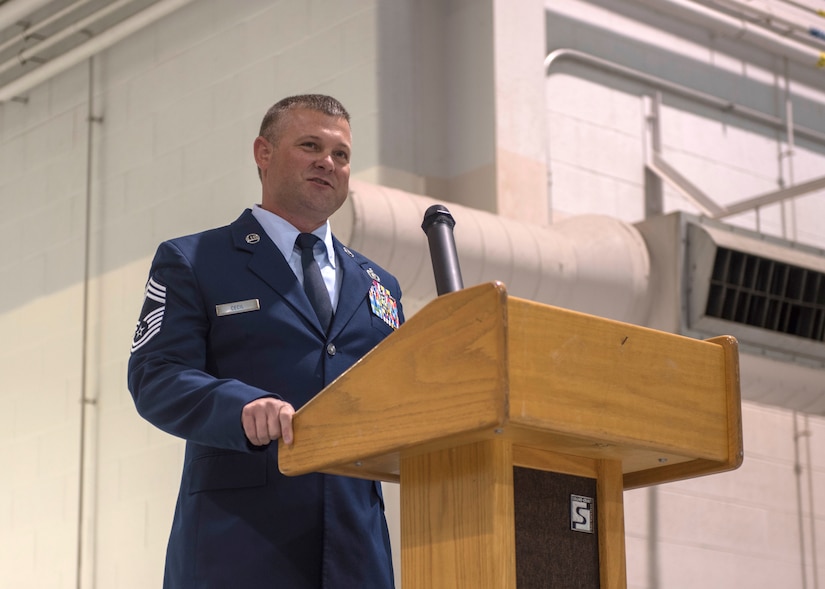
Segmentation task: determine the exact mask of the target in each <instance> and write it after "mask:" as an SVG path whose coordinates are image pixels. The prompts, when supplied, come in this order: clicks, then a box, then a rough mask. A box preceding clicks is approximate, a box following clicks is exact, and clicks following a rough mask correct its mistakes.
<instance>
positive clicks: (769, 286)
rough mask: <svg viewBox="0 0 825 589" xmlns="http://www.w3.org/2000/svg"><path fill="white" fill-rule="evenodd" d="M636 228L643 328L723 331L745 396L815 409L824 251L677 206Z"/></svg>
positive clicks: (820, 384)
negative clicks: (645, 317)
mask: <svg viewBox="0 0 825 589" xmlns="http://www.w3.org/2000/svg"><path fill="white" fill-rule="evenodd" d="M636 228H637V229H639V231H640V232H641V234H642V235H643V236H644V239H645V241H646V242H647V246H648V251H649V253H650V265H651V277H650V282H651V289H652V292H654V293H657V294H656V295H655V298H654V300H653V304H652V306H651V313H650V317H649V323H648V324H649V326H650V327H653V328H655V329H661V330H664V331H670V332H673V333H679V334H682V335H686V336H689V337H696V338H702V339H704V338H709V337H713V336H716V335H720V334H729V335H733V336H735V337H736V339H737V340H739V346H740V352H741V373H742V394H743V396H744V397H745V398H747V399H750V400H754V401H760V402H765V403H769V404H772V405H779V406H781V407H785V408H788V409H796V410H800V411H807V412H811V413H820V414H821V413H825V251H823V250H820V249H817V248H812V247H808V246H804V245H801V244H798V243H793V242H790V241H786V240H782V239H779V238H774V237H770V236H766V235H762V234H759V233H756V232H753V231H748V230H745V229H741V228H738V227H733V226H731V225H726V224H724V223H721V222H718V221H712V220H709V219H706V218H699V217H694V216H692V215H688V214H686V213H673V214H670V215H665V216H662V217H657V218H652V219H648V220H646V221H644V222H642V223H639V224H637V225H636Z"/></svg>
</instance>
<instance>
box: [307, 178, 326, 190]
mask: <svg viewBox="0 0 825 589" xmlns="http://www.w3.org/2000/svg"><path fill="white" fill-rule="evenodd" d="M309 181H310V182H314V183H315V184H320V185H321V186H329V187H330V188H332V184H330V183H329V182H327V181H326V180H324V179H323V178H310V179H309Z"/></svg>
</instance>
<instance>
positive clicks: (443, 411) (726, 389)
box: [278, 282, 742, 488]
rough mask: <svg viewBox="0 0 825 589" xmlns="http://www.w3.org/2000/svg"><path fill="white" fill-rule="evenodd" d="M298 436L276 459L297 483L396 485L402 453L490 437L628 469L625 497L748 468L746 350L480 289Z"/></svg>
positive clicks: (338, 395)
mask: <svg viewBox="0 0 825 589" xmlns="http://www.w3.org/2000/svg"><path fill="white" fill-rule="evenodd" d="M294 429H295V443H294V444H293V445H292V446H291V447H286V446H284V445H283V442H280V447H279V450H278V451H279V465H280V468H281V471H282V472H284V473H285V474H288V475H298V474H304V473H308V472H314V471H320V472H328V473H334V474H343V475H347V476H354V477H361V478H374V479H382V480H398V475H399V471H400V460H401V459H402V457H404V456H411V455H415V454H419V453H426V452H428V451H432V450H436V449H444V448H447V447H451V446H457V445H461V444H465V443H469V442H473V441H478V440H482V439H485V438H490V437H499V438H502V439H509V440H512V442H513V444H514V445H517V446H519V447H525V448H528V449H529V448H535V449H541V450H549V451H552V452H555V453H558V454H560V455H566V456H569V457H572V458H574V459H575V458H576V457H580V458H582V459H596V460H598V459H612V460H620V461H621V463H622V469H623V472H624V481H625V487H626V488H629V487H636V486H643V485H648V484H655V483H661V482H667V481H671V480H678V479H682V478H689V477H693V476H700V475H703V474H710V473H713V472H721V471H724V470H731V469H734V468H736V467H737V466H739V464H741V460H742V431H741V405H740V397H739V371H738V352H737V344H736V340H735V339H734V338H732V337H729V336H722V337H718V338H713V339H711V340H706V341H701V340H695V339H691V338H687V337H683V336H678V335H674V334H670V333H664V332H659V331H656V330H652V329H648V328H644V327H639V326H636V325H630V324H626V323H621V322H618V321H613V320H609V319H603V318H600V317H594V316H591V315H586V314H583V313H578V312H575V311H569V310H565V309H560V308H556V307H551V306H548V305H543V304H539V303H534V302H531V301H526V300H523V299H518V298H515V297H509V296H508V295H507V291H506V288H505V287H504V285H503V284H501V283H498V282H496V283H488V284H482V285H479V286H476V287H472V288H468V289H464V290H461V291H458V292H455V293H451V294H448V295H443V296H441V297H439V298H437V299H436V300H434V301H433V302H431V303H430V304H429V305H427V306H426V307H425V308H424V309H422V310H421V311H419V312H418V313H417V314H416V315H415V316H414V317H412V318H411V319H410V320H408V321H407V322H406V323H405V324H404V325H403V326H401V328H400V329H399V330H397V331H396V332H395V333H393V334H392V335H391V336H390V337H388V338H387V339H386V340H384V342H382V343H381V344H380V345H378V346H377V347H376V348H374V349H373V350H372V351H371V352H370V353H369V354H367V355H366V356H365V357H364V358H362V359H361V360H360V361H359V362H357V363H356V364H355V365H354V366H353V367H352V368H350V370H348V371H347V372H345V373H344V374H343V375H341V376H340V377H339V378H338V379H337V380H335V381H334V382H333V383H331V384H330V385H329V386H328V387H327V388H326V389H324V390H323V391H321V393H319V394H318V395H317V396H316V397H315V398H314V399H312V400H311V401H310V402H309V403H307V404H306V405H305V406H304V407H303V408H301V410H300V411H298V413H297V414H296V415H295V421H294ZM525 466H526V465H525Z"/></svg>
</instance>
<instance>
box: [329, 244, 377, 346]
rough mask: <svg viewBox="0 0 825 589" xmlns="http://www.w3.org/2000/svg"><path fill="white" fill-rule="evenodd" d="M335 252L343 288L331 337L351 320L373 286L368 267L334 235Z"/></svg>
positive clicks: (331, 328)
mask: <svg viewBox="0 0 825 589" xmlns="http://www.w3.org/2000/svg"><path fill="white" fill-rule="evenodd" d="M333 243H334V246H335V254H336V257H337V259H338V266H339V270H340V271H341V272H342V273H343V274H342V277H341V283H340V284H341V290H340V292H339V293H338V308H337V309H335V315H334V317H333V319H332V326H331V327H330V333H329V336H330V338H332V337H335V336H336V335H338V333H339V332H340V331H341V330H342V329H343V328H344V326H345V325H346V324H347V323H348V322H349V320H350V319H351V318H352V316H353V315H354V314H355V311H356V310H357V309H358V306H359V305H361V304H362V303H363V301H364V298H365V297H366V296H367V294H368V293H369V290H370V286H372V279H371V278H370V277H369V275H368V274H367V268H366V267H365V266H363V265H362V264H359V263H358V262H357V261H356V260H355V258H354V256H353V255H352V253H351V252H350V251H349V250H347V249H346V248H345V247H344V246H343V245H342V244H341V242H340V241H338V240H337V239H335V238H334V237H333Z"/></svg>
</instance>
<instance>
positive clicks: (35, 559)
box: [0, 0, 377, 589]
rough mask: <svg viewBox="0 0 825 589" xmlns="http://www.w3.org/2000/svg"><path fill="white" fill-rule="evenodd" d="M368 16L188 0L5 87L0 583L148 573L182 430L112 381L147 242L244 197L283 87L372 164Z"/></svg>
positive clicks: (156, 556)
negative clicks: (345, 124)
mask: <svg viewBox="0 0 825 589" xmlns="http://www.w3.org/2000/svg"><path fill="white" fill-rule="evenodd" d="M375 19H376V16H375V7H374V3H373V2H349V3H343V4H339V3H332V2H323V1H312V2H303V1H300V2H298V1H285V2H270V1H262V0H246V1H244V2H228V1H225V0H204V1H199V2H196V3H192V4H190V5H188V6H187V7H185V8H183V9H181V10H180V11H178V12H176V13H174V14H172V15H171V16H169V17H167V18H166V19H164V20H162V21H159V22H158V23H156V24H155V25H153V26H151V27H149V28H147V29H144V30H142V31H140V32H139V33H136V34H135V35H133V36H131V37H129V38H128V39H126V40H124V41H122V42H121V43H119V44H118V45H116V46H114V47H112V48H110V49H109V50H107V51H105V52H103V53H102V54H100V55H98V56H97V57H95V58H94V61H93V64H92V66H91V69H90V66H89V64H88V63H84V64H81V65H79V66H76V67H75V68H73V69H71V70H70V71H67V72H65V73H63V74H61V75H60V76H59V77H57V78H54V79H53V80H50V81H49V82H48V83H46V84H43V85H42V86H40V87H37V88H35V89H33V90H32V91H31V92H30V93H29V95H28V102H27V103H25V104H23V103H18V102H9V103H5V104H3V105H2V106H0V117H1V118H0V202H2V205H3V210H4V215H3V219H2V222H0V225H2V227H0V272H2V276H3V285H4V288H3V289H0V333H2V334H3V337H2V338H0V473H2V474H0V478H2V481H3V484H0V586H3V587H15V588H20V589H22V588H27V587H30V588H38V589H39V588H43V587H49V588H58V587H75V582H76V571H77V562H78V555H79V557H80V561H81V562H82V565H83V568H82V571H83V574H82V577H83V580H84V583H86V584H84V586H92V584H91V583H92V578H94V583H95V586H97V587H107V588H126V587H133V588H135V589H138V588H140V589H143V588H146V587H159V586H160V583H161V577H162V572H163V554H164V551H165V544H166V537H167V534H168V530H169V525H170V523H171V517H172V512H173V509H174V501H175V494H176V492H177V485H178V481H179V477H180V467H181V463H182V449H183V445H182V443H181V442H180V441H179V440H176V439H174V438H172V437H170V436H168V435H166V434H164V433H162V432H160V431H158V430H156V429H155V428H153V427H152V426H150V425H148V424H147V423H145V422H144V421H143V420H141V419H140V418H139V417H138V416H137V414H136V412H135V410H134V407H133V405H132V402H131V398H130V397H129V394H128V392H127V390H126V384H125V367H126V362H127V360H128V353H129V343H130V339H131V334H132V332H133V330H134V325H135V322H136V319H137V314H138V312H139V310H140V306H141V304H142V299H143V286H144V283H145V281H146V276H147V273H148V268H149V263H150V260H151V256H152V255H153V253H154V249H155V247H156V246H157V244H158V243H159V242H160V241H161V240H163V239H166V238H169V237H172V236H175V235H181V234H185V233H189V232H194V231H198V230H201V229H204V228H207V227H212V226H216V225H221V224H225V223H228V222H230V221H232V220H234V219H235V218H236V217H237V216H238V215H239V214H240V213H241V211H242V210H243V208H245V207H248V206H251V205H252V204H254V203H255V202H258V201H259V198H260V197H259V195H260V185H259V183H258V179H257V175H256V173H255V165H254V162H253V159H252V140H253V139H254V137H255V136H256V135H257V130H258V126H259V124H260V120H261V118H262V116H263V113H264V112H265V111H266V109H267V108H268V107H269V106H270V105H271V104H272V103H273V102H275V101H276V100H277V99H279V98H281V97H283V96H287V95H290V94H295V93H302V92H323V93H329V94H333V95H335V96H337V97H338V98H340V99H341V100H342V101H343V102H344V104H346V105H347V106H348V108H349V109H350V111H351V113H352V115H353V122H352V124H353V128H354V129H355V133H356V138H357V139H356V140H357V144H356V145H357V147H356V149H357V152H356V161H355V162H354V166H355V168H356V172H357V170H358V169H362V168H366V167H370V166H374V165H375V161H374V157H375V154H376V152H377V149H376V148H375V147H374V145H373V144H374V143H375V139H374V137H375V129H376V126H377V125H376V124H375V117H376V110H377V108H376V106H375V104H376V101H375V86H376V79H375V78H376V74H375V70H376V67H375V61H376V57H375V49H374V43H373V42H372V41H371V39H374V37H375V29H376V27H375ZM90 83H91V86H90ZM90 88H91V92H92V93H93V115H94V117H95V118H99V119H100V120H99V121H97V122H92V123H91V150H89V149H88V146H89V143H88V137H89V132H90V130H89V126H90V123H89V122H88V97H89V93H90ZM88 156H90V157H88ZM371 158H372V159H371ZM89 162H90V165H91V167H90V168H88V164H89ZM87 179H88V182H87ZM87 188H89V190H88V200H87ZM87 201H88V206H89V219H88V224H87V219H86V211H87ZM87 243H88V248H89V251H88V264H87V263H86V259H87V255H86V247H87ZM87 276H88V281H87V282H86V277H87ZM84 367H85V371H84ZM83 398H86V399H87V402H86V403H85V404H84V403H82V401H81V400H82V399H83ZM83 407H85V418H81V412H82V411H83ZM82 421H83V422H84V424H83V426H82V428H81V422H82ZM81 429H82V431H81ZM81 439H82V440H83V442H82V443H83V444H84V446H85V450H84V460H83V463H84V466H83V471H82V472H81V458H80V457H81ZM81 478H82V481H83V484H82V489H83V498H82V500H81V497H80V491H79V490H80V489H81ZM81 504H82V506H83V510H82V516H81V514H80V513H81V507H80V505H81ZM81 517H82V534H79V533H78V521H79V518H81ZM78 547H80V548H81V550H78Z"/></svg>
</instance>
